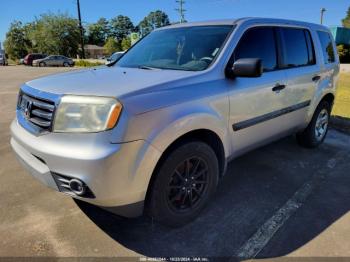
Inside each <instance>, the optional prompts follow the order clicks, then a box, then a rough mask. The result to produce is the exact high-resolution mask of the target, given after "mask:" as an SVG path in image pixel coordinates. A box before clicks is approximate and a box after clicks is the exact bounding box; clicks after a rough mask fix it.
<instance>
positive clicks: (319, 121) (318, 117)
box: [296, 101, 331, 148]
mask: <svg viewBox="0 0 350 262" xmlns="http://www.w3.org/2000/svg"><path fill="white" fill-rule="evenodd" d="M330 114H331V105H330V104H329V103H328V102H327V101H321V103H320V104H319V105H318V106H317V108H316V110H315V112H314V115H313V116H312V119H311V122H310V123H309V125H308V126H307V128H306V129H305V130H304V131H302V132H300V133H297V135H296V137H297V141H298V143H299V144H300V145H301V146H303V147H306V148H315V147H318V146H319V145H320V144H322V143H323V141H324V139H325V138H326V135H327V132H328V125H329V118H330ZM321 130H323V131H322V132H321Z"/></svg>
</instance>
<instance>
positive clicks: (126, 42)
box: [121, 37, 131, 51]
mask: <svg viewBox="0 0 350 262" xmlns="http://www.w3.org/2000/svg"><path fill="white" fill-rule="evenodd" d="M130 46H131V40H130V38H129V37H125V38H123V40H122V43H121V47H122V50H123V51H125V50H128V49H129V48H130Z"/></svg>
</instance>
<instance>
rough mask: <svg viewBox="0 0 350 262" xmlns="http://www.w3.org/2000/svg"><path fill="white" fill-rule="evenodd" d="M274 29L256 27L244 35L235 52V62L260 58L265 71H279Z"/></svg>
mask: <svg viewBox="0 0 350 262" xmlns="http://www.w3.org/2000/svg"><path fill="white" fill-rule="evenodd" d="M276 50H277V49H276V41H275V34H274V29H273V28H272V27H256V28H252V29H249V30H248V31H247V32H245V33H244V35H243V36H242V38H241V40H240V41H239V43H238V45H237V47H236V49H235V52H234V61H236V60H238V59H240V58H260V59H261V60H262V64H263V68H264V71H265V72H267V71H273V70H275V69H277V54H276Z"/></svg>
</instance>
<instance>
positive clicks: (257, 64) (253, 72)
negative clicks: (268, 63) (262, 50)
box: [226, 58, 263, 78]
mask: <svg viewBox="0 0 350 262" xmlns="http://www.w3.org/2000/svg"><path fill="white" fill-rule="evenodd" d="M262 73H263V67H262V61H261V59H259V58H241V59H238V60H237V61H236V62H235V63H234V64H233V66H232V68H227V69H226V76H227V77H228V78H235V77H259V76H261V75H262Z"/></svg>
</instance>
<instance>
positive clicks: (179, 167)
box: [147, 141, 219, 227]
mask: <svg viewBox="0 0 350 262" xmlns="http://www.w3.org/2000/svg"><path fill="white" fill-rule="evenodd" d="M186 167H189V169H187V168H186ZM157 170H158V172H157V173H155V179H154V181H153V184H152V187H151V188H150V190H151V191H150V200H149V201H148V203H147V204H148V206H147V208H148V209H147V211H148V215H150V216H151V217H152V218H154V219H155V220H156V221H158V222H159V223H161V224H164V225H167V226H170V227H179V226H183V225H185V224H186V223H188V222H190V221H193V220H194V219H195V218H196V217H197V216H198V215H199V213H200V212H201V210H202V209H203V208H204V207H205V205H206V204H207V202H208V201H209V199H210V198H211V196H212V195H213V194H214V192H215V190H216V187H217V184H218V179H219V164H218V159H217V157H216V154H215V152H214V151H213V149H212V148H211V147H210V146H209V145H207V144H206V143H203V142H200V141H190V142H187V143H185V144H182V145H179V146H177V147H176V148H174V149H173V150H172V151H171V152H170V154H168V155H167V157H166V158H165V159H164V160H163V161H162V163H161V164H160V167H159V168H158V169H157ZM186 170H189V171H188V172H186ZM205 170H207V171H205ZM191 199H192V201H190V200H191Z"/></svg>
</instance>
